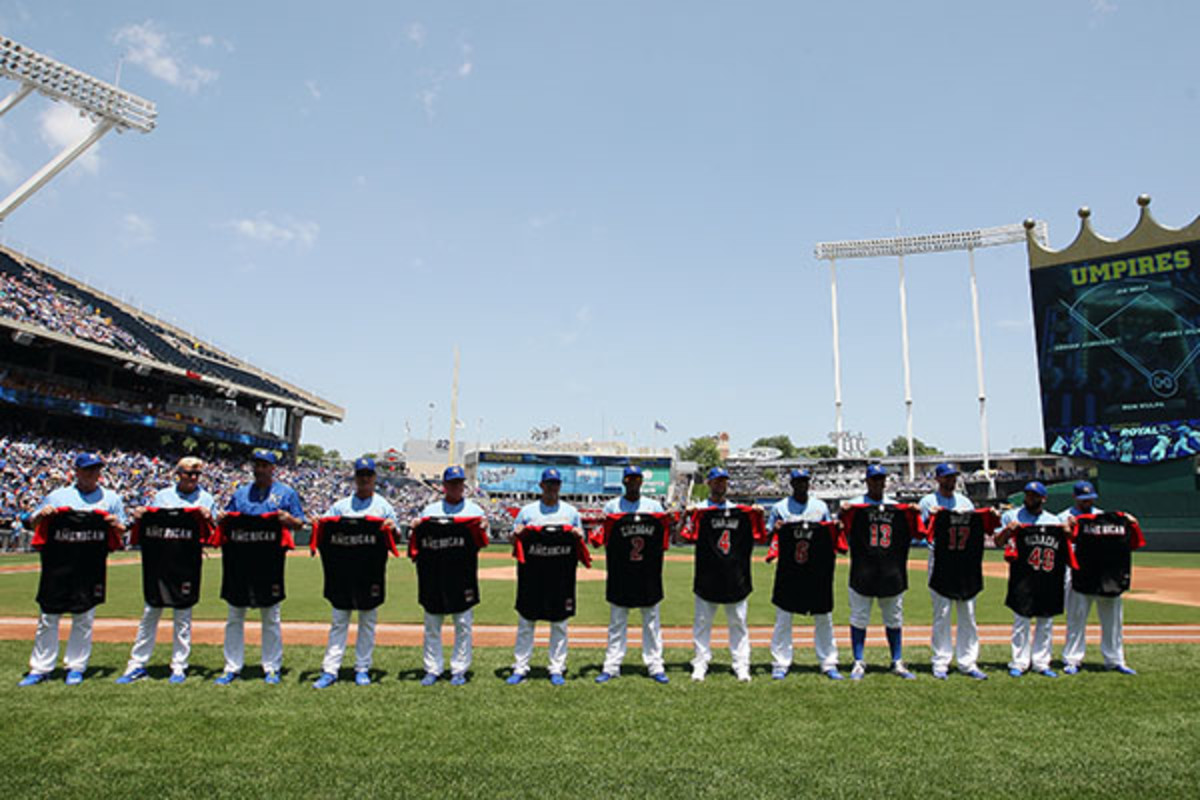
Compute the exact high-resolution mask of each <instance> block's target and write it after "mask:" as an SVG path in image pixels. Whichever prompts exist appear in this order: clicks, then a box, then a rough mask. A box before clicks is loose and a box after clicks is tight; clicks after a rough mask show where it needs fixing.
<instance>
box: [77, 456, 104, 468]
mask: <svg viewBox="0 0 1200 800" xmlns="http://www.w3.org/2000/svg"><path fill="white" fill-rule="evenodd" d="M102 466H104V459H102V458H101V457H100V456H98V455H96V454H95V453H80V454H79V455H77V456H75V469H87V468H89V467H102Z"/></svg>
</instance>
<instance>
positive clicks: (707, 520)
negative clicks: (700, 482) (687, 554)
mask: <svg viewBox="0 0 1200 800" xmlns="http://www.w3.org/2000/svg"><path fill="white" fill-rule="evenodd" d="M765 538H766V529H765V528H764V527H763V514H762V509H760V508H756V507H753V506H743V505H727V506H705V507H703V508H697V509H695V510H694V511H692V514H691V517H690V518H689V520H688V525H687V528H686V529H685V531H684V539H685V540H686V541H692V542H695V543H696V552H695V572H694V574H693V579H692V591H693V592H695V593H696V595H697V596H698V597H699V598H700V599H702V600H707V601H708V602H710V603H737V602H740V601H742V600H745V599H746V598H747V597H749V596H750V593H751V592H752V591H754V582H753V580H752V578H751V574H750V556H751V554H752V553H753V551H754V543H755V542H756V541H762V540H764V539H765Z"/></svg>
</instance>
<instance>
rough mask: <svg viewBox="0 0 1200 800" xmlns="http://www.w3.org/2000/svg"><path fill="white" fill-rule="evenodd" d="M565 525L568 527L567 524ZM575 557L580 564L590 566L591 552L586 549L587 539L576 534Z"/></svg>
mask: <svg viewBox="0 0 1200 800" xmlns="http://www.w3.org/2000/svg"><path fill="white" fill-rule="evenodd" d="M567 527H570V526H569V525H568V526H567ZM575 558H576V560H577V561H579V563H580V564H583V566H585V567H587V568H588V569H591V568H592V553H591V551H589V550H588V546H587V539H585V538H583V536H578V537H576V539H575Z"/></svg>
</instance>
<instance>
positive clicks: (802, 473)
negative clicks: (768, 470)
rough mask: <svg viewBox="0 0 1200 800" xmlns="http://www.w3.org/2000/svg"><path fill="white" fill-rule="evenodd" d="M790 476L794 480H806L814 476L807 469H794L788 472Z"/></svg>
mask: <svg viewBox="0 0 1200 800" xmlns="http://www.w3.org/2000/svg"><path fill="white" fill-rule="evenodd" d="M788 478H790V479H791V480H793V481H801V480H804V481H806V480H809V479H810V478H812V473H811V472H809V471H808V470H806V469H794V470H792V471H791V472H789V473H788Z"/></svg>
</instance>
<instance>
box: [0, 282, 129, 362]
mask: <svg viewBox="0 0 1200 800" xmlns="http://www.w3.org/2000/svg"><path fill="white" fill-rule="evenodd" d="M0 316H4V317H8V318H9V319H15V320H18V321H21V322H26V323H29V324H31V325H38V326H40V327H43V328H46V329H47V330H51V331H54V332H56V333H63V334H67V335H70V336H75V337H77V338H79V339H86V340H87V341H91V342H96V343H97V344H103V345H107V346H108V347H113V348H116V349H117V350H121V351H122V352H126V353H136V354H137V355H140V356H145V357H147V358H149V357H151V353H150V350H149V349H147V348H146V346H145V345H143V344H142V343H141V342H139V341H138V340H137V338H136V337H134V336H133V334H131V333H129V332H128V331H126V330H125V329H124V328H122V327H120V326H118V325H116V324H114V323H113V321H112V320H111V319H109V318H108V317H105V316H103V315H102V314H101V313H100V312H99V311H98V310H96V309H94V308H92V307H91V306H90V305H87V304H86V303H84V302H82V301H81V300H79V298H77V297H75V296H73V295H71V294H70V293H69V292H66V291H61V290H59V289H58V288H57V287H56V286H55V285H54V284H53V283H52V282H51V281H50V279H49V278H47V277H46V276H45V275H41V274H39V273H38V272H36V271H34V270H32V269H29V268H28V267H26V268H25V271H24V272H23V273H22V274H21V275H19V276H18V275H12V274H9V273H7V272H3V271H0Z"/></svg>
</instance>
